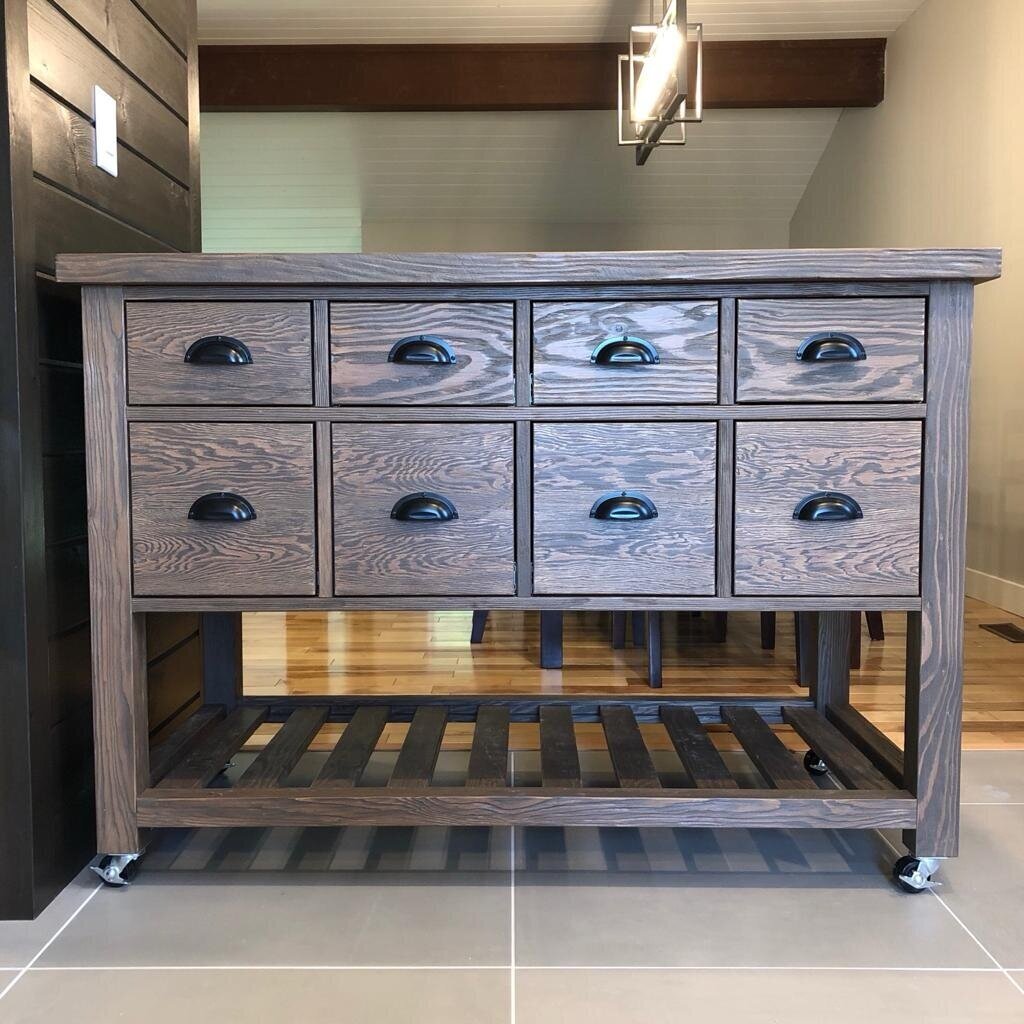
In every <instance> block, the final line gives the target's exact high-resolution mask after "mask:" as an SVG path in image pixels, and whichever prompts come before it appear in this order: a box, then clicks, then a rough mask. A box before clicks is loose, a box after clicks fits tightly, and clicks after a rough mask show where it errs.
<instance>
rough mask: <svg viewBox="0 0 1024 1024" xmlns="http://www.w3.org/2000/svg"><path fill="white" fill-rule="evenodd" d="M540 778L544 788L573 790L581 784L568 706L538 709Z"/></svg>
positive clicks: (550, 706)
mask: <svg viewBox="0 0 1024 1024" xmlns="http://www.w3.org/2000/svg"><path fill="white" fill-rule="evenodd" d="M538 714H539V718H540V777H541V781H542V783H543V785H544V786H551V787H557V788H560V789H576V788H578V787H579V786H580V784H581V779H580V755H579V751H578V750H577V749H576V730H575V728H574V727H573V709H572V707H571V706H570V705H568V704H563V705H548V706H543V707H541V708H540V710H539V712H538Z"/></svg>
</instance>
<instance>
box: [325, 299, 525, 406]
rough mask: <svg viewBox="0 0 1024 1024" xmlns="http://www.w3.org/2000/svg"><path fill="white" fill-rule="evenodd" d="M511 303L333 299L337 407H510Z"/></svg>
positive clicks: (512, 387) (334, 396)
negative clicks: (394, 405)
mask: <svg viewBox="0 0 1024 1024" xmlns="http://www.w3.org/2000/svg"><path fill="white" fill-rule="evenodd" d="M513 324H514V311H513V306H512V304H511V303H508V302H335V303H332V304H331V401H332V402H333V403H334V404H335V405H391V404H397V405H511V404H512V403H513V402H514V401H515V385H514V375H513V368H512V340H513V335H514V329H513Z"/></svg>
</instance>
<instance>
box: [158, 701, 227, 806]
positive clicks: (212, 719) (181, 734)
mask: <svg viewBox="0 0 1024 1024" xmlns="http://www.w3.org/2000/svg"><path fill="white" fill-rule="evenodd" d="M223 720H224V709H223V708H222V707H220V706H219V705H216V704H213V705H204V706H203V707H201V708H199V710H198V711H196V713H195V714H194V715H191V716H190V717H189V718H188V719H186V720H185V722H184V723H183V724H182V725H181V726H180V727H179V728H177V729H175V730H174V732H172V733H171V735H170V736H168V737H167V739H165V740H164V741H163V742H162V743H159V744H157V746H155V747H153V749H152V750H151V751H150V752H149V780H150V781H149V784H150V785H151V786H155V785H156V784H157V783H158V782H159V781H160V780H161V779H162V778H163V777H164V776H165V775H166V774H167V773H168V772H169V771H170V770H171V769H172V768H173V767H174V766H175V765H176V764H177V763H178V762H179V761H180V760H181V759H182V758H183V757H184V756H185V755H186V754H187V753H188V751H190V750H191V749H192V748H193V747H194V746H195V745H196V744H197V743H198V742H199V741H200V740H202V739H203V738H204V737H205V736H206V735H207V733H208V732H209V731H210V729H212V728H213V727H214V726H215V725H216V724H217V723H218V722H222V721H223Z"/></svg>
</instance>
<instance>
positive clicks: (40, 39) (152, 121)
mask: <svg viewBox="0 0 1024 1024" xmlns="http://www.w3.org/2000/svg"><path fill="white" fill-rule="evenodd" d="M28 14H29V32H30V45H29V58H30V62H31V72H32V77H33V78H34V79H35V80H36V81H37V82H40V83H42V84H43V85H44V86H46V88H47V89H48V90H49V91H50V92H52V93H54V94H55V95H57V96H60V97H62V98H63V99H64V100H65V101H66V102H67V103H68V104H69V105H70V106H72V107H74V108H75V109H76V110H77V111H78V112H79V113H80V114H83V115H88V114H90V113H91V112H92V87H93V85H94V84H95V83H97V82H99V83H101V84H102V86H103V88H104V89H105V90H106V91H107V92H108V93H110V95H111V96H113V97H114V98H115V99H116V100H117V137H118V138H119V139H121V140H122V141H123V142H125V143H127V144H128V145H129V146H131V147H132V149H134V150H135V151H136V152H138V153H141V154H142V155H143V156H144V157H146V158H147V159H148V160H151V161H152V162H153V163H154V164H156V166H157V167H159V168H160V169H161V170H163V171H164V172H166V173H167V174H169V175H170V176H171V177H172V178H174V179H175V180H176V181H178V182H179V183H180V184H182V185H188V184H189V134H188V126H187V125H186V124H185V123H184V122H183V121H182V120H181V118H179V117H178V116H177V115H175V114H174V112H173V111H171V110H169V109H168V108H167V107H166V106H164V104H163V103H161V102H160V101H159V100H158V99H157V98H156V97H155V96H154V95H153V94H152V93H151V92H150V91H149V90H148V89H146V88H145V87H144V86H143V85H141V84H140V83H139V81H138V80H137V79H136V78H135V77H134V76H133V75H131V74H130V73H129V72H128V71H126V70H125V69H124V68H123V67H121V66H120V65H118V64H117V63H115V61H113V60H112V59H111V58H110V56H109V55H108V54H106V53H105V52H104V51H103V50H102V49H101V48H100V47H98V46H96V45H95V43H93V42H92V41H91V40H90V39H89V37H88V36H87V35H86V34H85V33H84V32H82V30H81V29H80V28H78V26H77V25H75V24H74V22H72V21H70V20H69V19H68V18H66V17H64V15H63V14H61V12H60V11H59V10H58V9H57V8H56V7H54V6H53V5H52V4H51V3H49V2H48V0H28ZM184 78H185V74H184V71H183V72H182V80H183V81H184ZM63 251H67V250H63Z"/></svg>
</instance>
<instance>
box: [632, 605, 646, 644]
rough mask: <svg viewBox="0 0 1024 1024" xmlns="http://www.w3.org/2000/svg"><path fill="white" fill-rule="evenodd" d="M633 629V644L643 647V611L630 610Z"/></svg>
mask: <svg viewBox="0 0 1024 1024" xmlns="http://www.w3.org/2000/svg"><path fill="white" fill-rule="evenodd" d="M630 616H631V619H630V621H631V622H632V629H633V646H634V647H643V645H644V613H643V612H630Z"/></svg>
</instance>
